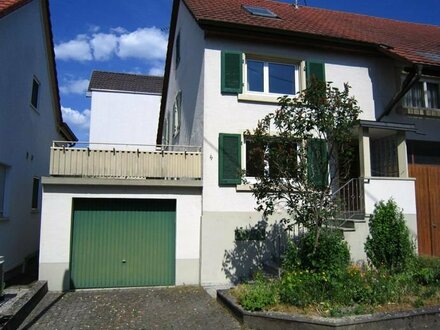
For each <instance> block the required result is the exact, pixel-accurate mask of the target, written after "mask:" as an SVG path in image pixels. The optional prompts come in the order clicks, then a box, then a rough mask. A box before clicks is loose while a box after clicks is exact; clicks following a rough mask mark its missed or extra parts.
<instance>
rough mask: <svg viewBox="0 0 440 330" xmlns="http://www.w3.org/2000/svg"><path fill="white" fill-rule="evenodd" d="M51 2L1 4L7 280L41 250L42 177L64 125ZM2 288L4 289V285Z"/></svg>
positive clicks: (2, 225)
mask: <svg viewBox="0 0 440 330" xmlns="http://www.w3.org/2000/svg"><path fill="white" fill-rule="evenodd" d="M48 6H49V5H48V1H44V0H32V1H27V0H11V1H0V43H1V52H0V63H1V65H0V90H1V92H0V255H2V256H4V257H5V264H4V270H5V271H6V274H5V275H6V278H10V277H13V276H14V275H17V274H19V273H21V272H22V271H26V270H27V269H26V268H27V266H28V263H29V260H31V259H32V258H35V257H36V253H37V251H38V249H39V234H40V211H41V177H42V176H46V175H48V173H49V160H50V157H49V156H50V150H49V147H50V145H51V143H52V141H53V140H75V139H76V137H75V135H74V134H73V133H72V131H71V130H70V129H69V127H68V126H67V125H66V124H65V123H64V122H63V120H62V116H61V111H60V103H59V95H58V86H57V78H56V68H55V60H54V53H53V43H52V32H51V24H50V19H49V17H50V15H49V7H48ZM0 285H1V284H0Z"/></svg>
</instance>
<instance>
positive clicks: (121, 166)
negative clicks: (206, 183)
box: [50, 141, 202, 180]
mask: <svg viewBox="0 0 440 330" xmlns="http://www.w3.org/2000/svg"><path fill="white" fill-rule="evenodd" d="M50 175H52V176H68V177H92V178H114V179H191V180H200V179H201V178H202V153H201V152H200V147H193V146H146V145H123V144H116V143H112V144H103V143H81V142H65V141H62V142H59V141H55V142H54V143H53V145H52V147H51V154H50Z"/></svg>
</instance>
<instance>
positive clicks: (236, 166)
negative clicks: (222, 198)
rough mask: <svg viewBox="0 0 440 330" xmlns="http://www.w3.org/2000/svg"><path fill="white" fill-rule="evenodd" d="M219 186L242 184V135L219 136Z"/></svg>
mask: <svg viewBox="0 0 440 330" xmlns="http://www.w3.org/2000/svg"><path fill="white" fill-rule="evenodd" d="M218 159H219V172H218V173H219V176H218V177H219V184H220V185H236V184H240V183H241V135H240V134H222V133H221V134H220V135H219V157H218Z"/></svg>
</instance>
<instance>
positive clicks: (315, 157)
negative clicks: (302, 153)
mask: <svg viewBox="0 0 440 330" xmlns="http://www.w3.org/2000/svg"><path fill="white" fill-rule="evenodd" d="M307 178H308V180H309V183H310V184H311V185H312V186H313V187H315V188H317V189H324V188H325V187H327V186H328V159H327V144H326V143H325V141H324V140H320V139H311V140H309V141H308V143H307Z"/></svg>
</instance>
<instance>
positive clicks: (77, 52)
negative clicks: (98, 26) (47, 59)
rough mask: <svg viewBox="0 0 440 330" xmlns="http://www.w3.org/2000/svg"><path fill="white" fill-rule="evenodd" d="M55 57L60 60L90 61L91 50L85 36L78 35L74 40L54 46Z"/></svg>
mask: <svg viewBox="0 0 440 330" xmlns="http://www.w3.org/2000/svg"><path fill="white" fill-rule="evenodd" d="M55 55H56V57H57V59H61V60H76V61H81V62H83V61H91V60H92V59H93V57H92V50H91V47H90V44H89V41H88V39H87V36H85V35H83V34H80V35H77V36H76V38H75V39H73V40H70V41H67V42H65V43H61V44H59V45H56V46H55Z"/></svg>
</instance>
